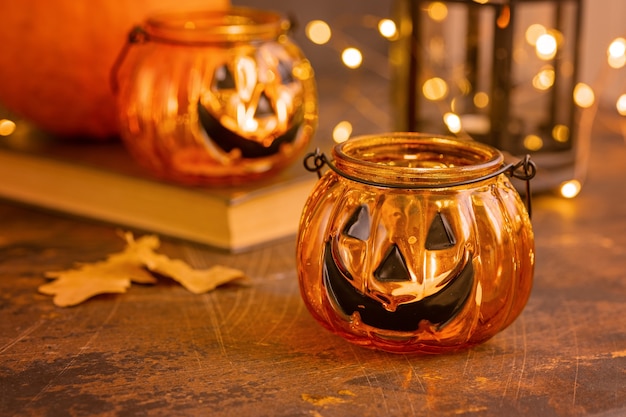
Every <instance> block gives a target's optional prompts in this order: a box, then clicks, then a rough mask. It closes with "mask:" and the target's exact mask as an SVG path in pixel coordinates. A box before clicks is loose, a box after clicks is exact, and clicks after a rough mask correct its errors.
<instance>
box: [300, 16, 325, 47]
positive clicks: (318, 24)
mask: <svg viewBox="0 0 626 417" xmlns="http://www.w3.org/2000/svg"><path fill="white" fill-rule="evenodd" d="M304 33H305V34H306V36H307V38H309V40H310V41H311V42H313V43H315V44H318V45H323V44H325V43H327V42H328V41H329V40H330V37H331V35H332V32H331V30H330V26H328V23H326V22H324V21H323V20H311V21H310V22H309V23H307V25H306V27H305V28H304Z"/></svg>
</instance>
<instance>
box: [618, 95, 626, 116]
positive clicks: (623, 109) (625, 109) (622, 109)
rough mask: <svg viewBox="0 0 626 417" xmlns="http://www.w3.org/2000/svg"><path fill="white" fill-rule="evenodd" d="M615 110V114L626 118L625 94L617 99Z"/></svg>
mask: <svg viewBox="0 0 626 417" xmlns="http://www.w3.org/2000/svg"><path fill="white" fill-rule="evenodd" d="M615 107H616V108H617V112H618V113H619V114H621V115H622V116H626V94H622V95H621V96H619V98H618V99H617V104H616V105H615Z"/></svg>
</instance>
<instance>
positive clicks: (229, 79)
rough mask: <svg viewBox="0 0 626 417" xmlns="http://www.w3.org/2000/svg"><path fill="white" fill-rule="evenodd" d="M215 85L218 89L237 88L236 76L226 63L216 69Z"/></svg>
mask: <svg viewBox="0 0 626 417" xmlns="http://www.w3.org/2000/svg"><path fill="white" fill-rule="evenodd" d="M215 87H216V88H217V89H218V90H232V89H234V88H235V78H234V77H233V74H232V72H230V70H229V69H228V67H227V66H226V65H222V66H221V67H219V68H218V69H217V70H216V71H215Z"/></svg>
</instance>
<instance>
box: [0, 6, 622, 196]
mask: <svg viewBox="0 0 626 417" xmlns="http://www.w3.org/2000/svg"><path fill="white" fill-rule="evenodd" d="M473 1H474V2H475V3H478V4H486V3H488V2H489V0H473ZM425 12H426V13H427V14H428V16H429V18H430V19H431V20H432V21H434V22H443V21H444V20H446V19H447V18H448V13H449V10H448V6H447V5H446V4H445V2H442V1H432V2H431V3H430V4H429V5H428V8H427V9H426V10H425ZM507 13H508V11H503V13H502V15H501V16H499V17H498V19H499V23H501V24H502V25H504V26H506V25H507V24H508V20H507V19H509V18H510V16H509V15H507ZM351 21H355V20H354V19H352V20H351ZM361 21H362V22H364V21H365V20H361ZM376 22H377V23H376ZM359 25H362V26H363V27H364V28H366V29H374V28H376V29H377V31H378V34H379V35H381V36H382V37H384V38H385V39H387V40H389V41H395V40H397V39H398V38H399V31H398V27H397V24H396V22H394V21H393V20H391V19H387V18H381V19H379V20H375V18H373V17H372V16H368V19H367V24H365V23H359ZM339 29H341V28H339ZM334 31H337V27H335V26H333V27H332V28H331V25H330V24H329V23H327V22H325V21H322V20H312V21H310V22H309V23H308V24H307V25H306V27H305V35H306V36H307V38H308V39H309V40H310V41H311V42H313V43H314V44H316V45H324V44H328V43H329V42H331V41H332V40H333V39H334V38H335V37H336V36H335V33H334ZM337 33H338V36H339V42H338V43H344V44H345V43H348V42H346V41H345V39H344V40H341V30H339V31H338V32H337ZM524 37H525V40H526V43H527V44H528V45H530V46H531V47H532V49H533V50H534V53H535V54H536V56H537V57H538V58H539V59H541V60H544V61H551V60H553V59H554V58H555V57H556V55H557V53H558V52H559V49H560V48H561V45H562V44H563V42H564V36H563V34H562V33H560V32H559V31H557V30H555V29H553V28H547V27H545V26H544V25H542V24H539V23H534V24H531V25H529V26H528V27H527V28H526V31H525V32H524ZM350 43H352V42H350ZM431 49H432V42H431ZM440 49H441V53H445V46H444V45H441V48H440ZM340 50H341V61H342V63H343V65H345V66H346V67H347V68H350V69H358V68H360V67H361V66H362V65H363V63H364V54H363V50H362V49H360V48H358V47H356V46H350V47H346V48H343V49H340ZM364 50H365V51H367V48H365V49H364ZM520 51H524V49H523V48H518V49H517V52H520ZM435 52H436V51H434V50H433V51H431V53H432V54H435ZM525 54H526V55H524V56H525V57H526V58H525V59H527V58H528V55H527V52H525ZM390 59H391V58H390ZM607 61H608V65H609V66H610V67H611V68H614V69H619V68H623V67H625V66H626V39H625V38H623V37H620V38H616V39H615V40H613V41H612V42H611V43H610V44H609V46H608V48H607ZM372 62H374V61H372ZM568 65H569V67H568ZM370 66H372V64H370ZM373 68H375V67H373ZM573 70H574V68H573V63H571V62H567V61H565V62H562V63H561V65H560V67H559V74H563V75H564V76H571V75H572V72H573ZM556 76H557V75H556V72H555V68H554V66H552V65H545V66H543V67H542V68H540V69H539V70H538V71H537V73H536V74H535V75H534V76H533V77H532V79H531V80H530V81H531V84H532V86H533V87H534V88H535V89H537V90H539V91H547V90H550V89H551V88H554V85H555V81H556ZM463 81H464V80H456V82H455V84H454V85H453V90H450V86H449V85H448V82H446V81H445V80H444V79H443V78H440V77H437V76H432V77H431V78H429V79H427V80H426V81H424V82H423V83H422V86H421V87H422V95H423V97H424V98H425V99H427V100H430V101H442V102H444V100H446V99H447V101H448V103H447V104H446V103H445V102H444V103H442V104H444V105H446V107H448V109H449V111H448V112H446V113H445V114H444V115H443V120H444V123H445V125H446V127H447V128H448V130H449V131H450V132H451V133H453V134H456V133H459V132H461V131H462V130H463V129H465V131H467V132H469V131H470V130H471V131H472V132H473V133H476V130H475V128H476V126H478V125H479V124H480V126H482V127H481V129H480V131H481V132H484V133H487V132H486V131H488V130H489V129H490V125H489V120H488V119H485V120H482V119H481V120H474V119H472V118H470V117H468V116H472V115H468V114H463V115H462V116H459V114H457V111H458V110H457V103H456V101H457V98H456V97H448V96H449V95H450V94H451V91H456V92H461V93H462V94H463V95H470V97H471V100H472V101H473V104H474V106H475V107H476V108H477V109H486V108H488V106H489V105H490V102H491V97H490V96H489V94H488V93H487V92H484V91H472V89H473V88H474V87H475V86H473V85H471V84H470V85H469V88H467V89H466V88H464V85H463V83H462V82H463ZM465 81H468V80H465ZM468 83H469V81H468ZM573 100H574V103H575V104H576V105H577V106H578V107H580V108H581V109H588V108H591V107H592V106H593V105H594V104H596V96H595V92H594V90H593V89H592V87H591V86H589V85H588V84H585V83H578V84H576V86H575V88H574V90H573ZM615 107H616V110H617V112H618V113H619V114H620V115H622V116H626V93H624V94H622V95H621V96H620V97H619V98H618V99H617V101H616V104H615ZM459 109H461V107H459ZM2 122H3V121H0V135H1V134H4V132H6V131H7V130H6V129H7V128H6V127H3V124H2ZM478 122H480V123H478ZM483 122H486V123H483ZM466 125H467V126H466ZM483 125H484V126H483ZM352 131H353V126H352V124H351V123H350V122H349V121H347V120H343V121H340V122H339V123H337V125H336V126H335V127H334V129H333V131H332V138H333V140H334V141H335V142H338V143H340V142H343V141H345V140H348V139H349V138H350V137H351V135H352ZM551 136H552V139H553V140H554V141H555V142H559V143H567V142H569V141H570V140H571V131H570V127H568V126H566V125H563V124H557V125H555V126H554V127H553V128H552V131H551ZM522 145H523V146H524V147H525V148H526V149H528V150H529V151H538V150H541V149H542V148H543V147H544V138H542V137H541V136H539V135H535V134H530V135H527V136H526V137H524V139H523V141H522ZM581 188H582V182H581V181H580V180H576V179H575V180H571V181H566V182H564V183H563V184H561V186H560V187H559V192H560V194H561V195H562V196H563V197H565V198H573V197H575V196H577V195H578V194H579V193H580V191H581Z"/></svg>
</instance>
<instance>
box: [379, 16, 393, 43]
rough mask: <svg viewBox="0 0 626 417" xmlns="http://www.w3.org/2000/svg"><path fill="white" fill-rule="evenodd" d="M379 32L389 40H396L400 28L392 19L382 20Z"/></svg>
mask: <svg viewBox="0 0 626 417" xmlns="http://www.w3.org/2000/svg"><path fill="white" fill-rule="evenodd" d="M378 32H379V33H380V34H381V35H382V36H384V37H385V38H387V39H395V38H397V37H398V28H397V27H396V24H395V22H394V21H393V20H391V19H381V20H380V21H379V22H378Z"/></svg>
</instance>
